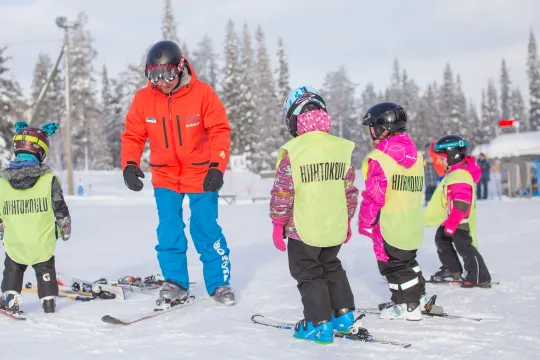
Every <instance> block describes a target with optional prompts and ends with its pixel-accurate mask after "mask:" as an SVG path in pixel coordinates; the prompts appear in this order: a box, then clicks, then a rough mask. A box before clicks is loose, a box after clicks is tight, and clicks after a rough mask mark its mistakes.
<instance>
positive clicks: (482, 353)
mask: <svg viewBox="0 0 540 360" xmlns="http://www.w3.org/2000/svg"><path fill="white" fill-rule="evenodd" d="M93 179H94V180H93V182H94V183H93V188H92V192H93V196H88V197H77V196H75V197H69V198H68V204H69V206H70V209H71V213H72V216H73V235H72V239H71V240H70V241H68V242H67V243H64V242H62V241H59V242H58V246H57V251H56V263H57V271H60V272H64V273H67V274H69V275H72V276H78V277H82V278H86V279H89V280H96V279H98V278H100V277H106V278H109V279H118V278H120V277H122V276H125V275H136V276H141V277H142V276H146V275H149V274H152V273H159V267H158V264H157V260H156V255H155V250H154V246H155V245H156V235H155V227H156V226H157V214H156V209H155V203H154V200H153V198H152V191H151V189H150V188H149V186H148V185H149V181H148V180H149V179H145V182H146V184H147V188H146V189H145V191H143V192H141V193H133V192H129V191H127V190H124V184H123V182H122V178H121V174H120V173H115V172H111V173H105V174H94V176H93ZM113 195H115V196H113ZM116 195H117V196H116ZM185 209H186V213H185V219H186V221H187V219H188V218H189V209H188V207H187V203H186V207H185ZM219 221H220V223H221V225H222V227H223V228H224V233H225V235H226V237H227V239H228V242H229V245H230V248H231V263H232V269H231V270H232V285H233V286H234V288H235V290H236V294H237V305H236V306H235V307H232V308H224V307H220V306H218V305H217V304H215V303H214V301H213V300H212V299H209V298H208V295H207V294H206V293H205V290H204V284H203V278H202V268H201V264H200V262H199V260H198V255H197V253H196V252H195V250H194V249H193V246H192V245H191V244H190V249H189V253H188V257H189V261H190V266H189V270H190V276H191V281H195V282H197V284H195V285H193V287H192V292H193V293H194V294H195V295H196V296H197V297H198V300H199V301H198V302H196V303H195V304H193V305H191V306H189V307H186V308H184V309H179V310H177V311H173V312H171V313H170V314H163V315H162V316H159V317H156V318H154V319H151V320H147V321H143V322H140V323H137V324H134V325H131V326H127V327H119V326H113V325H108V324H105V323H103V322H102V321H101V317H102V316H103V315H105V314H111V315H114V316H117V317H119V318H126V319H130V318H132V317H134V316H136V315H137V314H139V313H141V312H145V311H149V310H151V309H152V308H153V305H154V300H155V297H156V295H157V294H156V293H155V291H154V292H148V293H140V292H139V293H135V292H134V293H128V294H127V295H128V297H127V299H126V300H124V301H120V300H94V301H91V302H88V303H82V302H79V301H70V300H65V299H59V300H58V311H57V313H55V314H48V315H45V314H43V313H42V311H41V308H40V303H39V300H38V299H37V296H36V294H33V293H23V299H24V300H23V310H25V311H26V312H27V313H28V316H29V320H27V321H26V322H17V321H13V320H11V319H9V318H7V317H0V353H1V354H2V356H3V357H4V358H6V359H47V358H54V359H81V360H83V359H97V358H99V359H130V360H135V359H261V360H263V359H272V360H275V359H295V360H298V359H381V358H383V359H385V360H392V359H396V360H397V359H399V360H403V359H422V360H425V359H437V360H442V359H474V360H482V359H489V360H495V359H539V358H540V320H539V316H538V314H539V310H540V272H539V270H538V269H540V235H538V225H539V224H540V201H539V200H538V199H532V200H528V199H527V200H505V199H503V200H502V201H499V200H498V199H496V200H488V201H487V202H480V203H479V204H478V223H479V230H478V236H479V242H480V250H481V252H482V254H483V256H484V257H485V260H486V262H487V264H488V266H489V269H490V271H491V273H492V276H493V279H494V280H496V281H500V282H501V285H499V286H495V287H493V288H492V289H461V288H459V287H451V286H444V285H439V286H436V285H427V286H428V287H427V290H428V293H429V294H437V295H438V302H439V304H441V305H443V306H444V308H445V311H447V312H448V313H452V314H457V315H474V316H481V317H485V319H484V320H483V321H481V322H479V323H476V322H472V321H467V320H449V319H437V318H435V319H431V318H428V319H425V320H424V321H421V322H418V323H416V322H400V321H395V322H389V321H383V320H379V319H378V317H377V316H376V315H367V320H366V327H367V328H368V329H369V331H370V332H371V333H372V334H373V335H375V336H378V337H381V338H385V339H389V340H395V341H405V342H410V343H412V347H411V348H408V349H403V348H397V347H393V346H388V345H378V344H366V343H357V342H352V341H347V340H339V339H337V340H336V341H335V342H334V344H332V345H326V346H324V345H317V344H314V343H311V342H307V341H301V340H294V339H293V338H292V333H291V332H290V331H286V330H278V329H273V328H268V327H262V326H258V325H255V324H252V323H251V322H250V317H251V315H253V314H255V313H263V314H266V315H268V316H273V317H276V318H279V319H282V320H298V319H300V318H301V317H302V307H301V302H300V296H299V294H298V291H297V289H296V283H295V281H294V280H293V279H292V278H291V277H290V275H289V271H288V266H287V257H286V255H285V254H284V253H281V252H279V251H277V250H276V249H275V248H274V247H273V244H272V240H271V224H270V221H269V219H268V204H265V203H256V204H251V203H249V202H241V203H239V204H237V205H221V206H220V220H219ZM188 228H189V227H188ZM434 232H435V229H434V228H428V229H426V231H425V238H424V239H425V242H424V245H423V246H422V248H421V249H420V250H419V261H420V265H421V266H422V268H423V269H424V271H425V272H426V273H432V272H434V271H436V270H437V269H438V267H439V262H438V258H437V254H436V249H435V245H434V241H433V236H434ZM1 256H2V257H3V254H1ZM340 257H341V259H342V261H343V265H344V267H345V268H346V270H347V272H348V274H349V278H350V281H351V286H352V288H353V291H354V294H355V299H356V305H357V306H358V307H373V306H376V305H377V304H378V303H380V302H385V301H388V300H389V290H388V287H387V285H386V284H385V283H383V282H382V280H381V277H380V276H379V273H378V271H377V266H376V263H375V259H374V256H373V254H372V251H371V246H370V241H369V240H368V239H367V238H364V237H361V236H360V235H357V234H355V235H353V238H352V240H351V241H350V243H348V244H347V245H344V246H343V249H342V252H341V256H340ZM25 281H32V282H33V283H34V284H35V278H34V274H33V270H32V269H31V268H29V269H28V270H27V272H26V274H25Z"/></svg>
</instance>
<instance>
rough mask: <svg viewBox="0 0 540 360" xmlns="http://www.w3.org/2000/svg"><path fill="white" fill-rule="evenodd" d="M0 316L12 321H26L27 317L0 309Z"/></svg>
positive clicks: (20, 312)
mask: <svg viewBox="0 0 540 360" xmlns="http://www.w3.org/2000/svg"><path fill="white" fill-rule="evenodd" d="M0 314H2V315H5V316H7V317H10V318H12V319H14V320H26V319H27V317H26V316H25V315H23V312H22V311H19V312H11V311H6V310H3V309H0Z"/></svg>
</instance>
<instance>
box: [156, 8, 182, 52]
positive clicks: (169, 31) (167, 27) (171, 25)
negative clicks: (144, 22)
mask: <svg viewBox="0 0 540 360" xmlns="http://www.w3.org/2000/svg"><path fill="white" fill-rule="evenodd" d="M161 37H162V38H163V40H170V41H174V42H175V43H176V44H178V46H181V43H180V39H179V38H178V32H177V30H176V21H175V20H174V12H173V8H172V4H171V0H165V7H164V11H163V20H162V22H161Z"/></svg>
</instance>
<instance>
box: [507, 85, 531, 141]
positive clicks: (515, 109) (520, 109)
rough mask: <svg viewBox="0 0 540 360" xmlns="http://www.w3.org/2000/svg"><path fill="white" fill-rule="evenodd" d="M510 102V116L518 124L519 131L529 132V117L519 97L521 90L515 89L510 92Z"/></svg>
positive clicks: (521, 98) (520, 96) (521, 97)
mask: <svg viewBox="0 0 540 360" xmlns="http://www.w3.org/2000/svg"><path fill="white" fill-rule="evenodd" d="M511 99H512V102H511V105H512V106H511V108H510V113H511V115H512V118H514V119H516V120H517V121H518V122H519V126H520V128H519V131H529V129H530V126H529V117H528V114H527V107H526V106H525V101H524V100H523V96H522V95H521V90H520V89H519V87H516V88H515V89H514V90H513V91H512V96H511Z"/></svg>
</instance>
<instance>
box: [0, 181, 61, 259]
mask: <svg viewBox="0 0 540 360" xmlns="http://www.w3.org/2000/svg"><path fill="white" fill-rule="evenodd" d="M54 176H55V175H53V174H51V173H46V174H44V175H42V176H41V177H40V178H39V180H38V181H37V182H36V184H35V185H34V186H33V187H31V188H28V189H24V190H17V189H14V188H12V187H11V185H10V184H9V182H8V181H7V180H5V179H0V219H2V221H3V222H4V246H5V248H6V253H7V254H8V255H9V257H10V258H11V259H13V261H15V262H16V263H19V264H24V265H34V264H37V263H40V262H44V261H47V260H49V259H50V258H51V257H52V256H53V253H54V249H55V246H56V233H55V228H56V224H55V217H54V211H53V209H52V199H51V188H52V180H53V177H54Z"/></svg>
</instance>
